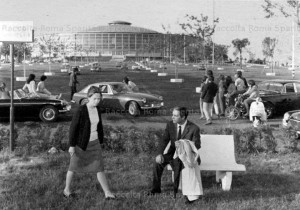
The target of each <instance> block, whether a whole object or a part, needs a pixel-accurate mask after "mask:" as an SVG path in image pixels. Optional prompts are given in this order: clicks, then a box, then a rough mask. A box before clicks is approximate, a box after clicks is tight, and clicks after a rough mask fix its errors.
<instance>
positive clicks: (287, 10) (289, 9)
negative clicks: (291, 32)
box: [262, 0, 300, 25]
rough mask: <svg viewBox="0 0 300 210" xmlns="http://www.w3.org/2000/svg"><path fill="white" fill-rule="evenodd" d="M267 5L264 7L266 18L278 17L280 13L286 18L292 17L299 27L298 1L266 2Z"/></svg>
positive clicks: (265, 0) (299, 10)
mask: <svg viewBox="0 0 300 210" xmlns="http://www.w3.org/2000/svg"><path fill="white" fill-rule="evenodd" d="M264 2H265V4H264V5H262V7H263V8H264V10H265V12H266V13H267V15H266V18H270V17H273V16H276V15H277V13H276V12H279V13H280V14H282V15H283V16H284V17H292V18H294V20H295V22H296V23H297V24H298V25H299V24H300V20H299V12H300V2H299V1H298V0H281V1H278V0H264Z"/></svg>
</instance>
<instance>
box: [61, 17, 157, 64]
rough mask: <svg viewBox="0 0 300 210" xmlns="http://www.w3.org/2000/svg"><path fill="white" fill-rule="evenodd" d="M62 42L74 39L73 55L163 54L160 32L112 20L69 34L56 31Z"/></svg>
mask: <svg viewBox="0 0 300 210" xmlns="http://www.w3.org/2000/svg"><path fill="white" fill-rule="evenodd" d="M60 36H61V38H62V39H65V40H66V43H67V42H69V43H74V45H73V47H72V50H69V53H71V51H73V55H74V56H76V57H78V56H82V54H85V56H95V55H97V56H111V57H124V58H125V57H152V58H159V57H162V56H163V50H162V49H163V47H162V42H163V41H162V40H163V34H161V33H158V32H156V31H153V30H150V29H145V28H141V27H134V26H131V23H129V22H124V21H114V22H111V23H109V24H108V26H98V27H94V28H90V29H88V30H86V31H81V32H76V33H73V34H60Z"/></svg>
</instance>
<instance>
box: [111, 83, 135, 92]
mask: <svg viewBox="0 0 300 210" xmlns="http://www.w3.org/2000/svg"><path fill="white" fill-rule="evenodd" d="M111 88H112V90H113V92H114V93H125V92H132V91H131V90H130V89H129V88H128V87H127V85H125V84H113V85H111Z"/></svg>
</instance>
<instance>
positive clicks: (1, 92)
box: [0, 82, 10, 99]
mask: <svg viewBox="0 0 300 210" xmlns="http://www.w3.org/2000/svg"><path fill="white" fill-rule="evenodd" d="M0 99H10V94H9V91H8V90H7V88H6V84H5V83H4V82H0Z"/></svg>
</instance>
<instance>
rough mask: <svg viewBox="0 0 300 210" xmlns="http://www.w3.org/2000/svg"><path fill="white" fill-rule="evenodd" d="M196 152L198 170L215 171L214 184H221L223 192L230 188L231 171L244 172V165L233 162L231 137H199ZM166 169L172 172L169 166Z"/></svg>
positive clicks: (233, 154) (232, 141)
mask: <svg viewBox="0 0 300 210" xmlns="http://www.w3.org/2000/svg"><path fill="white" fill-rule="evenodd" d="M168 146H169V145H168ZM168 146H167V148H166V149H165V152H166V151H167V149H168ZM198 152H199V154H200V157H201V164H200V170H201V171H216V182H218V183H220V182H221V184H222V189H223V190H224V191H229V190H230V188H231V182H232V172H233V171H246V167H245V166H244V165H242V164H237V163H236V161H235V152H234V140H233V135H201V148H200V149H199V150H198ZM167 168H168V170H172V168H171V166H170V165H168V166H167ZM172 176H173V174H172Z"/></svg>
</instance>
